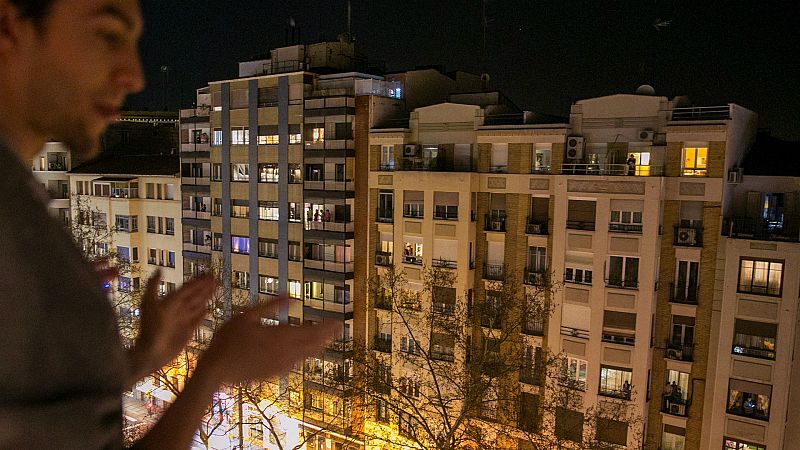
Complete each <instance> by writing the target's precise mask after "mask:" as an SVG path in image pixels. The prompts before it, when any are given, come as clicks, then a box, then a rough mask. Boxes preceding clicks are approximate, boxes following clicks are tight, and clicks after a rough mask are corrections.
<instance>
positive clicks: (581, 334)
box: [561, 325, 589, 339]
mask: <svg viewBox="0 0 800 450" xmlns="http://www.w3.org/2000/svg"><path fill="white" fill-rule="evenodd" d="M561 334H562V335H564V336H573V337H578V338H582V339H589V330H582V329H580V328H573V327H565V326H563V325H562V326H561Z"/></svg>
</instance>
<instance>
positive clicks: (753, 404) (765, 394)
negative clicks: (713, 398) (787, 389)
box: [728, 378, 772, 420]
mask: <svg viewBox="0 0 800 450" xmlns="http://www.w3.org/2000/svg"><path fill="white" fill-rule="evenodd" d="M771 397H772V386H770V385H768V384H761V383H753V382H752V381H745V380H739V379H735V378H731V379H730V383H729V385H728V414H735V415H737V416H745V417H752V418H754V419H759V420H769V406H770V398H771Z"/></svg>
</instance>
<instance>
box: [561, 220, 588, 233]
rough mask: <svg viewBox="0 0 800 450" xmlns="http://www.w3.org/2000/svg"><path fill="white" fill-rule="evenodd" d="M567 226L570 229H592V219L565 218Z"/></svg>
mask: <svg viewBox="0 0 800 450" xmlns="http://www.w3.org/2000/svg"><path fill="white" fill-rule="evenodd" d="M567 228H568V229H570V230H583V231H594V221H592V222H589V221H584V220H567Z"/></svg>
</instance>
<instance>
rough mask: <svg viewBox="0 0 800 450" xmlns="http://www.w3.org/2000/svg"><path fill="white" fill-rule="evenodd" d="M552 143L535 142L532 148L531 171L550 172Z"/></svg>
mask: <svg viewBox="0 0 800 450" xmlns="http://www.w3.org/2000/svg"><path fill="white" fill-rule="evenodd" d="M552 149H553V144H536V147H535V148H534V156H533V167H532V168H531V169H532V170H531V172H533V173H550V160H551V154H552V151H553V150H552Z"/></svg>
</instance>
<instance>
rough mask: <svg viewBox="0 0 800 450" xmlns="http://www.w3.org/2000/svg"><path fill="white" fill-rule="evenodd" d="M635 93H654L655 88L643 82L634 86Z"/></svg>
mask: <svg viewBox="0 0 800 450" xmlns="http://www.w3.org/2000/svg"><path fill="white" fill-rule="evenodd" d="M636 95H656V90H655V89H654V88H653V86H650V85H649V84H643V85H641V86H639V87H638V88H636Z"/></svg>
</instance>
